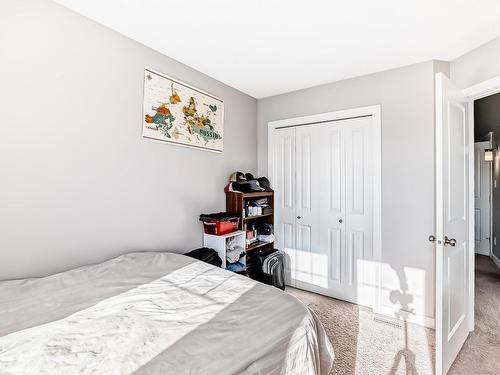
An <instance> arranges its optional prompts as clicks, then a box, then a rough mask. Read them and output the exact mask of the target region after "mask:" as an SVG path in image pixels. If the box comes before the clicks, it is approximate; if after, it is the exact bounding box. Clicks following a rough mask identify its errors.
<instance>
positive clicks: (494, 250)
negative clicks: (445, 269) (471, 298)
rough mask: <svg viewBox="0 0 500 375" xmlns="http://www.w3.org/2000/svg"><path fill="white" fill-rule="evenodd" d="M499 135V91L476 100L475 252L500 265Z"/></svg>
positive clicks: (478, 257)
mask: <svg viewBox="0 0 500 375" xmlns="http://www.w3.org/2000/svg"><path fill="white" fill-rule="evenodd" d="M499 137H500V93H496V94H493V95H489V96H485V97H483V98H480V99H476V100H474V253H475V258H476V261H478V259H480V257H486V258H489V259H483V260H484V261H490V262H492V263H495V262H496V265H498V266H499V267H500V261H499V258H500V246H498V245H500V243H498V244H497V237H498V235H499V234H500V190H499V189H497V184H498V180H499V179H500V155H499V152H498V142H499V141H500V139H499ZM499 240H500V238H499ZM477 272H481V271H480V270H478V269H477V267H476V273H477ZM476 278H477V275H476Z"/></svg>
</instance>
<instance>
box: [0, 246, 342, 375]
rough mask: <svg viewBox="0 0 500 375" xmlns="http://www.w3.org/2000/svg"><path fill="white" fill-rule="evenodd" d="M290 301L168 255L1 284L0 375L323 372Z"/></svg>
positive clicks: (318, 331) (328, 354) (318, 344)
mask: <svg viewBox="0 0 500 375" xmlns="http://www.w3.org/2000/svg"><path fill="white" fill-rule="evenodd" d="M332 362H333V350H332V347H331V344H330V342H329V341H328V338H327V337H326V334H325V332H324V330H323V327H322V326H321V324H320V323H319V321H318V320H317V319H316V317H315V316H314V314H313V313H312V312H311V311H309V310H308V309H307V308H306V307H305V306H304V305H302V304H301V303H300V302H299V301H298V300H296V299H295V298H294V297H292V296H290V295H288V294H286V293H284V292H282V291H280V290H278V289H276V288H273V287H269V286H266V285H263V284H260V283H258V282H255V281H253V280H251V279H249V278H246V277H243V276H239V275H236V274H234V273H231V272H228V271H225V270H222V269H219V268H215V267H212V266H210V265H208V264H206V263H202V262H198V261H195V260H193V259H191V258H188V257H185V256H182V255H178V254H172V253H133V254H128V255H124V256H120V257H118V258H116V259H112V260H110V261H107V262H104V263H102V264H99V265H95V266H89V267H83V268H79V269H75V270H72V271H68V272H64V273H61V274H57V275H53V276H49V277H45V278H41V279H28V280H15V281H4V282H0V374H2V375H4V374H37V375H38V374H76V373H79V374H132V373H136V374H176V375H177V374H217V375H219V374H236V373H244V374H328V373H329V371H330V369H331V366H332Z"/></svg>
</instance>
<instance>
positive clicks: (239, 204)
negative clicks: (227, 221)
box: [226, 191, 274, 275]
mask: <svg viewBox="0 0 500 375" xmlns="http://www.w3.org/2000/svg"><path fill="white" fill-rule="evenodd" d="M264 197H265V198H267V203H268V204H269V207H270V208H271V209H272V212H270V213H266V214H264V215H258V216H247V217H245V216H244V213H243V209H244V208H245V203H246V202H247V201H249V202H251V201H253V200H256V199H259V198H264ZM226 212H228V213H231V214H232V215H235V216H238V217H239V218H240V220H239V227H238V229H240V230H245V226H249V225H252V224H255V225H257V224H258V223H269V224H272V225H273V227H274V192H272V191H262V192H254V193H240V192H236V191H230V192H227V193H226ZM273 247H274V243H273V242H271V243H268V242H263V241H257V242H255V243H253V244H250V245H249V247H248V248H247V249H246V251H247V255H246V257H247V258H246V264H247V272H248V274H249V275H251V273H252V270H251V267H252V261H251V257H252V254H256V253H260V252H262V251H265V250H266V249H269V248H273Z"/></svg>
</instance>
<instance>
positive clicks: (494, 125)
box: [474, 94, 500, 258]
mask: <svg viewBox="0 0 500 375" xmlns="http://www.w3.org/2000/svg"><path fill="white" fill-rule="evenodd" d="M488 132H493V138H494V139H496V140H498V136H499V135H500V94H495V95H491V96H487V97H485V98H482V99H479V100H476V101H475V102H474V136H475V141H476V142H480V141H482V140H483V138H484V136H485V135H486V134H487V133H488ZM494 143H496V142H494ZM493 179H494V180H496V182H497V188H496V189H495V188H493V192H492V201H493V204H492V206H493V212H492V216H493V233H492V238H494V237H496V238H497V245H496V246H495V242H494V241H493V242H492V244H493V254H495V256H496V257H497V258H500V190H499V188H500V156H499V155H497V156H496V158H495V161H494V163H493Z"/></svg>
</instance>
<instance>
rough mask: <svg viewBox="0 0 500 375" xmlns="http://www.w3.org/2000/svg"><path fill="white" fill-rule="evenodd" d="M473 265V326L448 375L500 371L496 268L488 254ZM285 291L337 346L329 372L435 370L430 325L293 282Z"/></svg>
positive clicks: (499, 299) (373, 374) (410, 373)
mask: <svg viewBox="0 0 500 375" xmlns="http://www.w3.org/2000/svg"><path fill="white" fill-rule="evenodd" d="M476 269H477V272H476V330H475V331H474V333H473V334H471V335H470V337H469V338H468V340H467V342H466V344H465V346H464V348H463V349H462V351H461V353H460V354H459V356H458V358H457V360H456V361H455V363H454V365H453V366H452V368H451V370H450V372H449V374H451V375H469V374H473V375H483V374H497V375H498V374H500V365H499V363H500V331H499V330H500V321H499V320H500V273H499V272H498V269H497V268H496V267H495V265H494V264H493V263H492V262H491V260H490V259H489V258H486V257H478V259H477V260H476ZM287 292H288V293H290V294H292V295H294V296H295V297H297V298H298V299H300V300H301V301H302V302H303V303H304V304H306V305H307V306H309V307H310V308H311V309H312V310H313V311H314V312H315V313H316V315H317V316H318V318H319V319H320V320H321V321H322V322H323V325H324V326H325V329H326V332H327V334H328V336H329V337H330V340H331V342H332V344H333V346H334V349H335V355H336V359H335V363H334V368H333V371H332V374H336V375H340V374H363V375H364V374H369V375H378V374H390V375H392V374H406V375H414V374H422V375H423V374H433V373H434V371H433V366H434V331H433V330H430V329H426V328H423V327H421V326H418V325H414V324H411V323H407V324H405V323H404V322H401V321H398V320H395V319H394V320H392V319H390V318H389V319H387V318H386V317H381V316H379V315H376V314H373V313H372V312H371V310H369V309H367V308H363V307H359V306H357V305H353V304H351V303H348V302H344V301H339V300H336V299H333V298H329V297H324V296H321V295H318V294H314V293H310V292H306V291H302V290H298V289H293V288H287ZM379 318H382V321H381V319H379Z"/></svg>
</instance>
